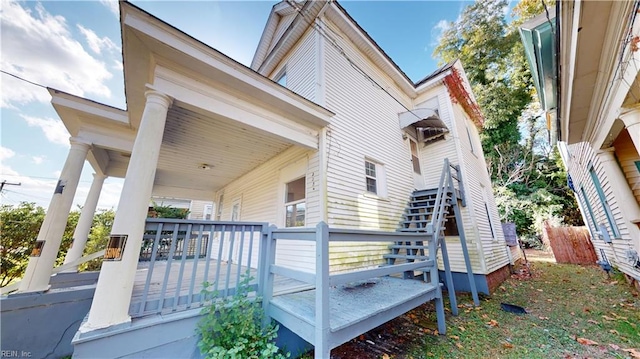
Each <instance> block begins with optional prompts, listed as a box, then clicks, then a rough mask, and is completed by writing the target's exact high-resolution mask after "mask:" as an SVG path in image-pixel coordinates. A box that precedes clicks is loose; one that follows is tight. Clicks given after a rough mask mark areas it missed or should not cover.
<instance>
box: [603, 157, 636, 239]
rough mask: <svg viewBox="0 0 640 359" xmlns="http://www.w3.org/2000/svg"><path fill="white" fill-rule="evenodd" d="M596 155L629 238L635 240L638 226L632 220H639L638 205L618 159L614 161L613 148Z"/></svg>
mask: <svg viewBox="0 0 640 359" xmlns="http://www.w3.org/2000/svg"><path fill="white" fill-rule="evenodd" d="M597 155H598V158H599V159H600V163H601V164H602V166H603V167H604V173H606V174H607V178H608V180H609V187H610V188H611V191H612V192H613V195H614V197H615V198H616V202H617V203H618V206H619V207H620V212H622V213H623V218H624V224H625V226H626V227H627V229H628V230H629V234H630V236H631V238H632V239H634V240H636V241H637V240H638V239H639V238H640V228H638V225H636V224H635V223H634V222H635V221H637V220H640V206H638V202H636V201H635V197H634V195H633V192H632V191H631V188H629V183H628V182H627V180H626V178H625V176H624V173H623V172H622V170H621V169H620V166H619V165H618V161H616V158H615V156H614V148H613V147H610V148H607V149H604V150H600V151H598V154H597Z"/></svg>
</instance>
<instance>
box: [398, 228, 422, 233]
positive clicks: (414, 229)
mask: <svg viewBox="0 0 640 359" xmlns="http://www.w3.org/2000/svg"><path fill="white" fill-rule="evenodd" d="M397 231H398V232H409V233H427V229H426V228H400V229H398V230H397Z"/></svg>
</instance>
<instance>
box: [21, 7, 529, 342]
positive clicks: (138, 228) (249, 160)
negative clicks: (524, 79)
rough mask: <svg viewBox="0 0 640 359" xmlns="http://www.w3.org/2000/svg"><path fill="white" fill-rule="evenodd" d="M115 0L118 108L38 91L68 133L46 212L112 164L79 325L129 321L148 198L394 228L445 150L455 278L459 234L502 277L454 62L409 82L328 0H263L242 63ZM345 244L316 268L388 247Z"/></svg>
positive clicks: (499, 246) (477, 262) (32, 282)
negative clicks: (454, 203) (114, 193)
mask: <svg viewBox="0 0 640 359" xmlns="http://www.w3.org/2000/svg"><path fill="white" fill-rule="evenodd" d="M120 11H121V20H120V21H121V29H122V46H123V50H122V51H123V63H124V78H125V93H126V96H127V110H119V109H114V108H111V107H108V106H105V105H102V104H98V103H95V102H92V101H89V100H86V99H82V98H79V97H76V96H72V95H69V94H66V93H63V92H60V91H57V90H53V89H52V90H50V93H51V95H52V97H53V100H52V103H53V105H54V107H55V109H56V111H57V112H58V114H59V115H60V117H61V119H62V120H63V122H64V124H65V126H66V127H67V129H68V131H69V132H70V134H71V135H72V136H73V141H72V145H71V149H70V154H69V159H68V160H67V163H68V164H69V166H65V168H64V169H63V171H62V175H61V180H62V181H65V183H66V187H65V190H64V191H63V192H61V193H60V196H59V197H60V198H61V199H60V200H56V202H55V203H53V202H52V206H50V211H49V212H50V213H48V214H47V215H48V216H50V217H51V218H57V217H56V213H58V214H57V216H58V217H61V216H60V213H64V212H65V211H66V212H68V209H69V208H68V206H67V202H66V198H67V197H68V196H71V198H72V197H73V192H75V186H76V185H77V179H78V178H79V176H80V171H81V167H82V166H81V164H82V163H83V162H84V161H85V159H87V160H88V161H89V162H90V163H91V165H92V166H93V168H94V169H95V170H96V172H98V173H99V174H100V175H101V176H117V177H124V178H125V180H124V184H123V190H122V195H121V202H120V204H119V206H118V211H117V213H116V218H115V221H114V224H113V229H112V236H113V237H114V238H117V239H118V240H120V242H119V243H120V244H121V245H122V247H121V249H122V252H118V253H121V254H122V257H121V258H120V259H119V260H116V261H106V262H104V264H103V266H102V269H101V273H100V279H99V282H98V285H97V289H96V294H95V297H94V300H93V304H92V310H91V311H90V313H89V316H88V319H87V321H86V322H85V323H84V324H83V326H82V327H81V329H80V332H89V331H92V330H94V329H97V328H104V327H109V326H114V325H117V324H120V323H123V322H127V321H129V320H130V319H131V318H130V316H129V314H128V313H129V312H128V311H129V302H130V297H131V293H132V288H133V283H134V281H135V273H136V268H137V265H138V262H137V260H138V255H139V251H140V246H141V241H142V237H143V235H144V233H145V228H144V225H145V219H146V213H147V209H148V205H149V199H150V198H151V197H152V196H158V197H170V198H187V199H193V200H204V201H213V202H214V203H215V206H212V209H213V211H212V212H214V215H213V218H212V219H215V220H221V221H243V222H247V221H249V222H268V223H270V224H274V225H276V226H278V227H314V226H316V224H318V223H319V222H321V221H324V222H326V223H328V225H329V226H330V227H332V228H346V229H376V230H383V231H396V230H406V229H407V228H405V227H406V225H404V224H403V223H404V221H403V214H404V213H405V209H406V208H407V206H408V205H409V204H410V202H411V198H412V194H414V193H420V192H414V191H416V190H428V189H433V188H437V187H438V186H439V180H440V175H441V173H442V169H443V165H444V163H445V159H448V160H449V161H450V162H451V164H453V165H456V166H459V169H460V175H459V176H458V177H459V178H460V181H461V192H464V194H465V196H464V200H463V201H461V203H460V204H461V206H460V208H461V210H460V213H459V214H460V217H459V218H461V222H462V223H454V222H453V218H450V221H449V222H448V224H447V228H446V234H447V237H446V245H447V247H448V252H449V259H450V260H451V266H452V269H453V271H454V272H456V274H455V275H454V276H455V277H457V279H459V280H458V283H459V284H460V285H458V283H456V289H464V287H465V286H468V282H467V281H466V274H464V273H466V268H465V261H464V259H463V253H462V249H461V245H460V240H459V236H460V235H464V236H465V237H466V243H467V245H468V248H469V255H470V258H471V263H472V268H473V273H474V274H475V283H476V285H477V286H478V289H479V290H480V291H483V292H489V291H490V289H492V288H495V287H496V286H497V285H498V284H499V283H500V282H501V281H502V280H504V278H506V277H507V276H508V275H509V264H510V262H512V261H514V260H515V259H517V258H518V257H517V255H518V252H517V251H516V250H515V249H509V247H507V246H506V243H505V240H504V235H503V232H502V226H501V225H500V219H499V216H498V212H497V209H496V205H495V201H494V198H493V194H492V188H491V182H490V177H489V174H488V172H487V168H486V165H485V160H484V155H483V152H482V148H481V144H480V140H479V135H478V131H479V129H480V128H481V125H482V121H483V118H482V115H481V113H480V111H479V109H478V106H477V104H476V102H475V99H474V96H473V94H472V93H471V86H470V85H469V82H468V80H467V78H466V75H465V73H464V70H463V68H462V64H461V63H460V62H459V61H455V62H452V63H449V64H447V65H445V66H443V67H441V68H440V69H438V70H437V71H435V72H434V73H432V74H431V75H429V76H427V77H425V78H424V79H422V80H420V81H418V82H417V83H413V82H412V81H410V80H409V78H408V77H407V76H406V74H405V73H404V72H402V70H400V69H399V68H398V66H397V65H396V64H395V63H394V62H393V61H392V60H391V59H390V58H389V56H387V54H385V53H384V51H383V50H382V49H381V48H380V47H379V46H378V45H377V44H376V43H375V42H374V40H373V39H371V38H370V37H369V36H368V35H367V33H366V32H365V31H364V30H363V29H362V28H360V26H359V25H358V24H357V23H356V22H355V21H354V20H353V19H352V18H351V17H350V16H349V14H347V12H346V11H345V9H344V8H342V7H341V6H340V5H339V4H338V3H337V2H334V1H330V2H323V1H307V2H303V3H297V2H290V3H289V2H281V3H278V4H276V5H275V6H274V7H273V10H272V13H271V14H270V16H269V19H268V21H267V24H266V27H265V30H264V33H263V35H262V38H261V40H260V43H259V45H258V48H257V50H256V54H255V57H254V60H253V62H252V64H251V68H248V67H246V66H243V65H242V64H239V63H238V62H236V61H234V60H232V59H230V58H229V57H227V56H226V55H224V54H222V53H220V52H218V51H217V50H215V49H213V48H210V47H208V46H206V45H205V44H203V43H201V42H199V41H198V40H196V39H193V38H191V37H189V36H188V35H187V34H184V33H182V32H181V31H179V30H178V29H176V28H174V27H172V26H171V25H169V24H167V23H164V22H162V21H161V20H159V19H157V18H155V17H153V16H152V15H150V14H148V13H146V12H145V11H143V10H141V9H139V8H137V7H136V6H134V5H132V4H130V3H127V2H121V3H120ZM78 164H79V165H78ZM98 194H99V191H98V193H97V194H94V195H93V196H97V195H98ZM91 197H92V195H91V194H90V198H91ZM69 206H70V204H69ZM52 228H53V227H52ZM55 231H57V229H55V228H54V229H51V230H48V232H46V233H44V232H43V233H41V236H39V240H41V241H42V240H45V238H46V240H47V244H50V245H49V247H47V246H45V247H44V250H43V255H42V256H41V257H40V258H32V259H31V261H32V262H30V266H31V267H32V268H35V267H36V265H35V264H38V263H39V264H40V268H46V267H47V266H48V267H49V269H50V268H51V267H52V265H53V262H51V265H48V262H47V261H49V260H50V257H51V254H49V252H54V254H56V253H57V248H55V244H56V241H55V239H52V238H54V237H56V236H57V233H56V232H55ZM158 233H160V232H158ZM60 236H61V235H60ZM218 239H219V238H218V237H215V236H214V237H213V238H212V240H218ZM225 240H228V238H226V239H225ZM57 243H59V241H58V242H57ZM125 244H126V246H125ZM363 248H365V249H366V250H364V251H363V250H362V249H363ZM355 249H356V248H355V247H354V246H346V245H340V244H336V243H332V244H331V248H330V263H331V271H333V272H336V271H342V270H346V269H352V268H357V267H372V266H378V265H380V264H383V263H384V260H383V256H384V255H385V254H388V253H389V251H390V250H389V247H388V244H386V243H385V244H377V245H375V244H367V243H362V244H359V245H358V247H357V250H355ZM512 250H513V253H512ZM45 252H46V253H45ZM276 256H277V258H276V262H277V263H280V264H282V263H285V264H286V265H287V266H288V267H290V268H294V269H306V270H309V271H314V270H315V264H314V263H315V258H316V252H315V242H312V241H289V242H288V243H287V244H283V245H280V244H279V245H278V252H277V254H276ZM218 258H220V257H218ZM54 259H55V257H54ZM49 275H50V271H48V272H47V271H44V270H40V271H38V270H37V269H30V270H27V276H26V277H25V281H24V283H23V286H22V287H21V290H22V291H26V292H28V291H37V290H43V289H44V288H45V287H46V285H47V283H48V278H49ZM114 283H118V285H114Z"/></svg>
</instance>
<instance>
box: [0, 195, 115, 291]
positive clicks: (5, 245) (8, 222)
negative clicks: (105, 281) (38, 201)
mask: <svg viewBox="0 0 640 359" xmlns="http://www.w3.org/2000/svg"><path fill="white" fill-rule="evenodd" d="M45 214H46V212H45V210H44V208H42V207H40V206H36V205H35V203H27V202H22V203H20V204H19V205H17V206H12V205H3V206H1V207H0V226H1V228H2V232H1V235H2V242H1V245H0V254H1V259H2V260H1V262H0V267H1V273H0V286H5V285H7V284H10V283H11V282H12V281H14V280H16V279H18V278H21V277H22V276H23V274H24V271H25V269H26V268H27V264H28V263H29V255H30V254H31V250H32V248H33V244H34V242H35V240H36V238H37V237H38V232H39V231H40V227H41V226H42V222H43V221H44V217H45ZM114 217H115V212H114V211H113V210H108V211H100V212H98V213H97V214H96V215H95V217H94V219H93V227H92V229H91V233H90V234H89V238H88V240H87V244H86V248H85V254H91V253H93V252H96V251H98V250H101V249H104V247H105V245H106V243H107V240H108V238H109V232H110V231H111V225H112V224H113V218H114ZM79 218H80V210H74V211H72V212H71V213H69V217H68V218H67V226H66V227H65V231H64V234H63V236H62V242H61V244H60V250H59V252H58V257H57V259H56V266H60V265H62V263H63V262H64V258H65V256H66V255H67V251H68V250H69V247H70V246H71V243H73V232H74V231H75V228H76V226H77V224H78V219H79ZM100 264H101V260H100V259H97V260H93V261H91V262H88V263H85V264H83V265H81V266H80V270H98V269H100Z"/></svg>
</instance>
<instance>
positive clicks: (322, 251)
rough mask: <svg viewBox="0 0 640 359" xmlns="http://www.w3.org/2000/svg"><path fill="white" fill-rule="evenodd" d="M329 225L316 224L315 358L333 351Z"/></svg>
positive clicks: (323, 356) (325, 356)
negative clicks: (330, 341)
mask: <svg viewBox="0 0 640 359" xmlns="http://www.w3.org/2000/svg"><path fill="white" fill-rule="evenodd" d="M329 308H330V306H329V226H328V225H327V224H326V223H325V222H320V223H318V225H317V226H316V323H315V324H316V333H315V343H314V347H315V355H314V356H315V358H316V359H322V358H328V357H329V353H330V351H331V346H330V345H329V335H330V332H331V327H330V323H329V315H330V312H329Z"/></svg>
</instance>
